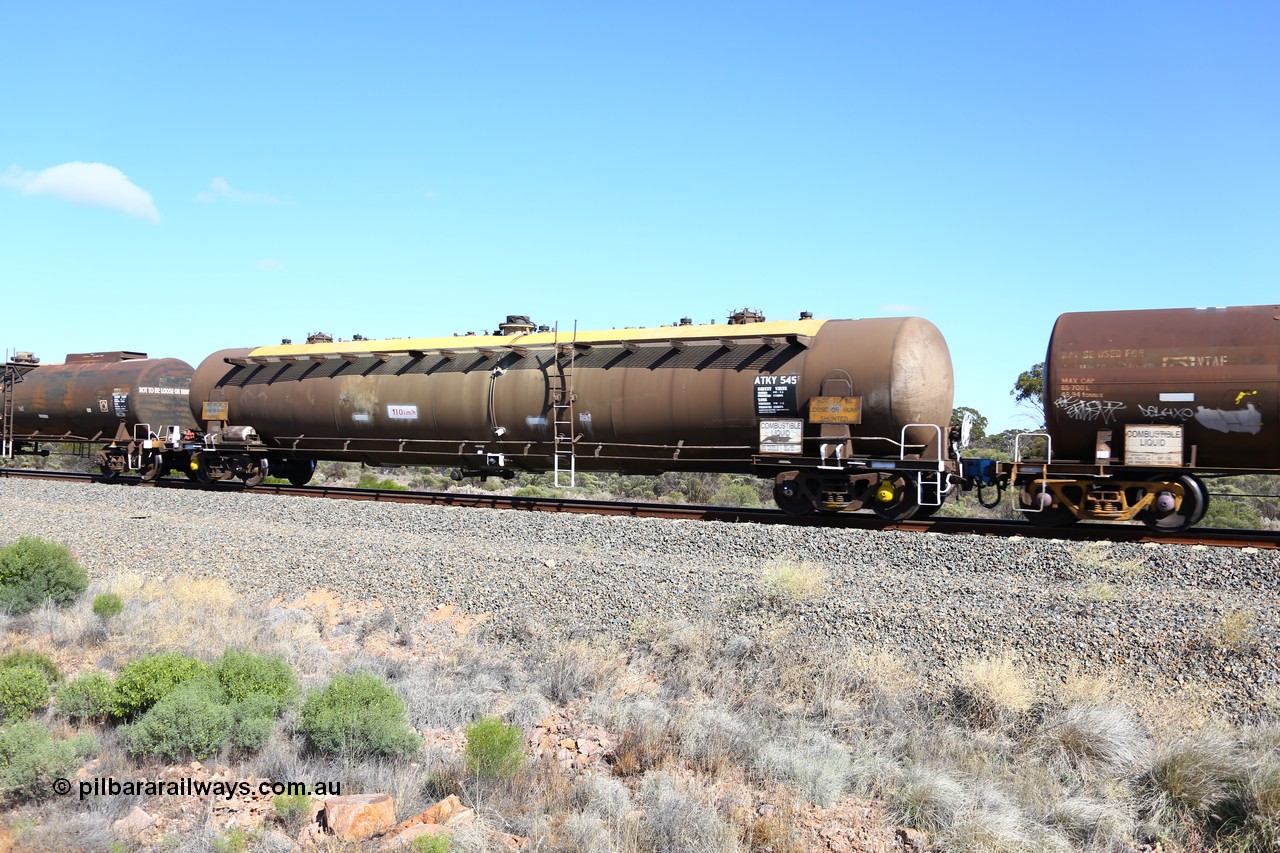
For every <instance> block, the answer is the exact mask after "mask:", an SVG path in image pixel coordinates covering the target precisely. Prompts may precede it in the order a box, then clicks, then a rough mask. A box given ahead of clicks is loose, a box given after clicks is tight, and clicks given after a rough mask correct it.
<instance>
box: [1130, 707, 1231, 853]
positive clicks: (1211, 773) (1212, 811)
mask: <svg viewBox="0 0 1280 853" xmlns="http://www.w3.org/2000/svg"><path fill="white" fill-rule="evenodd" d="M1249 770H1250V768H1249V765H1248V761H1247V759H1246V758H1245V756H1244V755H1243V754H1242V752H1241V750H1240V747H1239V744H1237V743H1236V740H1235V738H1234V737H1232V736H1231V735H1229V734H1227V733H1226V732H1223V731H1218V730H1205V731H1201V732H1197V733H1195V734H1192V735H1189V736H1187V737H1184V738H1182V739H1181V740H1178V741H1176V742H1174V743H1172V744H1169V745H1167V746H1165V747H1163V748H1162V749H1160V750H1158V751H1157V753H1156V755H1155V759H1154V761H1153V762H1152V764H1151V766H1150V768H1148V770H1147V772H1146V773H1145V774H1144V776H1143V779H1142V783H1143V787H1144V788H1145V790H1146V792H1147V803H1146V808H1147V811H1148V813H1149V815H1150V817H1151V820H1152V822H1153V823H1154V824H1155V825H1156V826H1158V827H1161V828H1162V830H1163V831H1164V832H1165V833H1166V834H1168V835H1169V836H1171V837H1174V838H1186V837H1187V836H1188V834H1189V833H1190V834H1194V832H1195V829H1196V825H1197V824H1199V823H1201V822H1204V821H1206V820H1211V819H1212V818H1213V816H1214V815H1216V814H1217V813H1218V811H1219V810H1220V809H1223V808H1224V807H1225V806H1227V805H1228V804H1229V803H1230V801H1231V799H1232V797H1233V795H1234V794H1235V793H1236V790H1237V786H1238V784H1239V781H1240V780H1241V779H1244V778H1247V776H1248V774H1249Z"/></svg>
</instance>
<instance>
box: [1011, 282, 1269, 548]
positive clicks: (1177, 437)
mask: <svg viewBox="0 0 1280 853" xmlns="http://www.w3.org/2000/svg"><path fill="white" fill-rule="evenodd" d="M1043 399H1044V404H1045V423H1046V432H1047V445H1046V449H1045V451H1043V452H1041V453H1038V454H1037V457H1038V458H1035V459H1030V458H1028V459H1022V458H1021V456H1022V454H1021V453H1018V454H1016V456H1015V461H1014V463H1013V464H1012V465H1011V466H1009V469H1008V474H1009V480H1010V482H1011V484H1012V485H1013V487H1014V488H1015V489H1016V491H1015V493H1014V494H1015V499H1016V505H1017V506H1018V507H1019V508H1020V509H1021V510H1022V511H1023V512H1024V513H1025V516H1026V518H1027V519H1028V520H1030V521H1032V522H1035V523H1037V524H1042V525H1060V524H1069V523H1073V522H1075V521H1078V520H1080V519H1093V520H1108V521H1127V520H1131V519H1138V520H1140V521H1142V522H1144V523H1146V524H1147V525H1148V526H1149V527H1152V528H1154V529H1157V530H1166V531H1177V530H1182V529H1184V528H1186V527H1189V526H1191V525H1193V524H1195V523H1196V522H1198V521H1200V519H1201V518H1203V517H1204V514H1205V511H1206V509H1207V508H1208V502H1209V497H1208V493H1207V491H1206V489H1205V485H1204V480H1203V479H1202V478H1203V477H1205V476H1220V475H1228V474H1245V473H1276V472H1277V471H1278V470H1280V307H1277V306H1270V305H1262V306H1251V307H1237V308H1200V309H1190V308H1187V309H1162V310H1147V311H1114V312H1090V313H1075V314H1063V315H1062V316H1061V317H1060V318H1059V319H1058V321H1057V324H1056V325H1055V327H1054V330H1053V335H1052V337H1051V338H1050V341H1049V348H1048V353H1047V356H1046V359H1045V375H1044V397H1043Z"/></svg>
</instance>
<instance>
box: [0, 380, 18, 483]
mask: <svg viewBox="0 0 1280 853" xmlns="http://www.w3.org/2000/svg"><path fill="white" fill-rule="evenodd" d="M21 380H22V374H20V373H19V372H18V368H17V367H16V366H15V365H13V364H11V363H10V362H9V360H8V359H5V365H4V382H3V385H2V386H0V398H3V400H4V404H3V406H4V408H3V411H0V459H11V458H13V432H14V428H13V386H14V385H16V384H18V382H20V381H21Z"/></svg>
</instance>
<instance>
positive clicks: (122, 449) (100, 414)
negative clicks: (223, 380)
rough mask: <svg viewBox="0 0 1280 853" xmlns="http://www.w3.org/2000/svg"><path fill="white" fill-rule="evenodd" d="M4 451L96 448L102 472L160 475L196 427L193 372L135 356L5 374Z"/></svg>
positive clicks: (19, 367)
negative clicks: (167, 457) (191, 396)
mask: <svg viewBox="0 0 1280 853" xmlns="http://www.w3.org/2000/svg"><path fill="white" fill-rule="evenodd" d="M5 373H6V381H5V387H4V396H5V400H4V421H5V423H4V432H5V438H6V442H10V441H11V442H12V444H10V445H8V446H7V447H6V450H8V451H11V452H16V453H24V452H40V451H39V446H40V445H41V444H60V443H72V444H78V445H87V446H92V445H98V446H99V449H98V451H97V454H96V460H97V462H98V464H99V466H100V467H101V468H102V472H103V473H104V474H107V475H109V476H114V475H115V474H119V473H121V472H123V471H125V470H129V469H131V468H136V469H139V470H141V471H142V473H143V476H144V478H145V479H153V478H155V477H157V476H159V475H160V474H161V473H163V471H164V468H163V467H162V466H163V465H164V455H165V453H166V452H167V451H168V452H171V453H175V454H176V453H179V452H180V449H181V445H182V441H183V440H184V435H186V434H191V433H193V431H194V430H195V427H196V424H195V421H194V420H193V419H192V417H191V410H190V404H189V402H188V395H189V394H190V387H191V377H192V374H193V373H194V371H193V370H192V368H191V365H189V364H187V363H186V362H184V361H180V360H178V359H176V358H159V359H149V358H147V356H146V354H145V353H138V352H125V351H117V352H97V353H76V354H72V355H68V356H67V360H66V362H65V363H63V364H44V365H39V364H37V363H36V360H35V359H33V358H30V357H28V358H24V359H21V360H17V359H15V362H14V363H11V364H10V365H7V366H6V371H5Z"/></svg>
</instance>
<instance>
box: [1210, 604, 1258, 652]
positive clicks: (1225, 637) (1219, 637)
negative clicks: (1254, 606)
mask: <svg viewBox="0 0 1280 853" xmlns="http://www.w3.org/2000/svg"><path fill="white" fill-rule="evenodd" d="M1211 640H1212V642H1213V644H1214V645H1215V646H1217V647H1218V648H1220V649H1225V650H1230V651H1236V652H1242V651H1247V650H1248V649H1251V648H1253V646H1254V645H1255V644H1256V643H1257V641H1258V618H1257V615H1256V614H1254V613H1249V612H1247V611H1244V610H1232V611H1231V612H1229V613H1226V614H1224V615H1223V617H1222V619H1221V620H1220V621H1219V622H1218V624H1217V625H1215V626H1214V628H1213V635H1212V637H1211Z"/></svg>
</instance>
